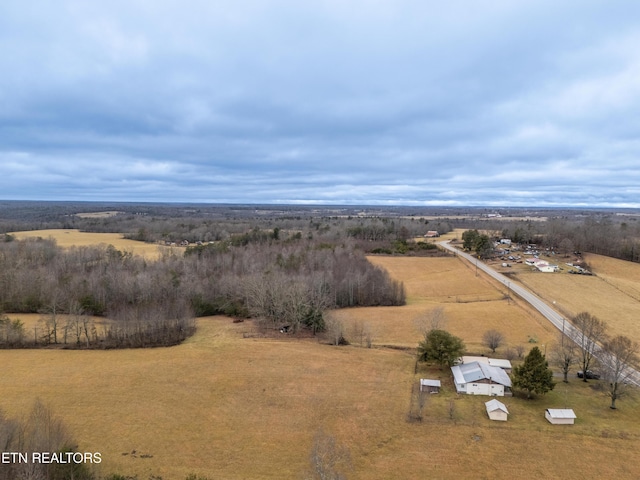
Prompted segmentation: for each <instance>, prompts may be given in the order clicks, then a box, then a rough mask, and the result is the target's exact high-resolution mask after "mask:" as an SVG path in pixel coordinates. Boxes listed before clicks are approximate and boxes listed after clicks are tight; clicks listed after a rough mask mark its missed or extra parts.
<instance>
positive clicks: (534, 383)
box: [511, 347, 556, 398]
mask: <svg viewBox="0 0 640 480" xmlns="http://www.w3.org/2000/svg"><path fill="white" fill-rule="evenodd" d="M511 377H512V378H511V379H512V382H513V387H514V388H519V389H522V390H526V391H527V398H531V394H532V393H536V394H541V395H544V394H545V393H547V392H550V391H551V390H553V387H555V386H556V384H555V383H554V382H553V372H552V371H551V369H550V368H549V363H548V362H547V359H546V358H545V356H544V355H543V354H542V352H541V351H540V349H539V348H538V347H533V348H532V349H531V351H530V352H529V354H528V355H527V356H526V357H525V358H524V363H523V364H522V365H518V366H517V367H515V368H514V369H513V374H512V375H511Z"/></svg>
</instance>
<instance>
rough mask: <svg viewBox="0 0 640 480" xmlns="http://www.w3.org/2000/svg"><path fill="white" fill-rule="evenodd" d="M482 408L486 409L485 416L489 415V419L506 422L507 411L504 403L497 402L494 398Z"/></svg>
mask: <svg viewBox="0 0 640 480" xmlns="http://www.w3.org/2000/svg"><path fill="white" fill-rule="evenodd" d="M484 406H485V407H486V408H487V415H489V419H491V420H499V421H501V422H506V421H507V417H508V416H509V410H507V407H506V406H505V405H504V403H502V402H499V401H498V400H496V399H495V398H494V399H493V400H489V401H488V402H485V404H484Z"/></svg>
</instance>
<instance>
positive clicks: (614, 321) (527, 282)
mask: <svg viewBox="0 0 640 480" xmlns="http://www.w3.org/2000/svg"><path fill="white" fill-rule="evenodd" d="M585 260H586V262H587V263H588V264H589V265H590V266H591V268H592V271H593V273H594V274H595V275H593V276H583V275H566V274H555V273H539V272H531V271H520V272H518V273H517V274H516V275H514V276H512V278H513V279H514V280H517V281H519V282H520V283H522V284H523V285H524V286H526V287H527V288H529V289H530V290H532V291H534V292H535V293H536V294H538V296H540V297H541V298H543V299H545V300H547V301H548V302H549V303H553V302H556V305H555V307H556V309H557V310H558V311H559V312H561V313H562V314H563V315H566V316H567V318H571V317H572V316H575V315H576V314H577V313H580V312H582V311H587V312H589V313H591V314H593V315H595V316H597V317H598V318H600V319H601V320H604V321H605V322H607V325H608V327H609V333H610V334H612V335H618V334H621V335H626V336H628V337H629V338H632V339H633V340H635V341H637V342H640V264H637V263H631V262H625V261H623V260H616V259H614V258H609V257H604V256H602V255H593V254H586V255H585Z"/></svg>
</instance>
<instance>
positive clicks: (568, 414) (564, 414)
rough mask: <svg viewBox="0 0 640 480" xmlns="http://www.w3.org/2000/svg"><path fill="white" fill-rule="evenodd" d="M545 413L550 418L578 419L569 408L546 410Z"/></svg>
mask: <svg viewBox="0 0 640 480" xmlns="http://www.w3.org/2000/svg"><path fill="white" fill-rule="evenodd" d="M547 412H549V415H550V416H551V417H552V418H578V417H576V414H575V413H573V410H572V409H570V408H547Z"/></svg>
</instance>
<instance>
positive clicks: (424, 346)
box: [418, 329, 465, 367]
mask: <svg viewBox="0 0 640 480" xmlns="http://www.w3.org/2000/svg"><path fill="white" fill-rule="evenodd" d="M464 349H465V347H464V343H463V342H462V340H461V339H460V338H458V337H456V336H454V335H451V334H450V333H449V332H447V331H446V330H438V329H436V330H431V331H430V332H429V333H427V334H426V335H425V337H424V341H422V342H420V344H419V345H418V360H420V361H422V362H426V361H429V360H433V361H435V362H436V363H438V364H439V365H440V366H445V365H446V366H449V367H450V366H451V365H453V364H454V363H455V362H456V360H457V359H458V358H460V357H461V356H462V354H463V353H464Z"/></svg>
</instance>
